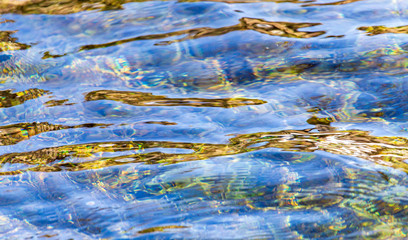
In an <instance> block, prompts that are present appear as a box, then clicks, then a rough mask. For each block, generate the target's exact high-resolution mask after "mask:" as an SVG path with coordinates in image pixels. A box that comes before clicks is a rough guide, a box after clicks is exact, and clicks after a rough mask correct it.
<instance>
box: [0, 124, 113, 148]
mask: <svg viewBox="0 0 408 240" xmlns="http://www.w3.org/2000/svg"><path fill="white" fill-rule="evenodd" d="M102 126H108V125H107V124H92V123H89V124H80V125H76V126H64V125H58V124H50V123H47V122H33V123H17V124H11V125H6V126H1V127H0V145H12V144H16V143H18V142H21V141H24V140H27V139H29V138H31V137H32V136H35V135H38V134H41V133H44V132H50V131H58V130H63V129H72V128H91V127H102Z"/></svg>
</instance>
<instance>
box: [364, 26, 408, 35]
mask: <svg viewBox="0 0 408 240" xmlns="http://www.w3.org/2000/svg"><path fill="white" fill-rule="evenodd" d="M358 30H362V31H365V32H367V33H368V35H369V36H374V35H379V34H385V33H404V34H407V33H408V25H406V26H399V27H386V26H368V27H359V28H358Z"/></svg>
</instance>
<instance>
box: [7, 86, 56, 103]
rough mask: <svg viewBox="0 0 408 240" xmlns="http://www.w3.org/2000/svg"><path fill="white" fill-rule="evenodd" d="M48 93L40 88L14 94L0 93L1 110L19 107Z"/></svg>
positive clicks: (11, 92) (10, 91)
mask: <svg viewBox="0 0 408 240" xmlns="http://www.w3.org/2000/svg"><path fill="white" fill-rule="evenodd" d="M47 93H48V91H46V90H42V89H38V88H31V89H27V90H25V91H21V92H13V91H12V90H4V91H0V108H8V107H13V106H17V105H20V104H23V103H24V102H26V101H28V100H31V99H35V98H39V97H41V96H43V95H45V94H47Z"/></svg>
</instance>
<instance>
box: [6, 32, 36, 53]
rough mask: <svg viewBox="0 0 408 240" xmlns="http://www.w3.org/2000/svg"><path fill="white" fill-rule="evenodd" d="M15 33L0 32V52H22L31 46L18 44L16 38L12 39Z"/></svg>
mask: <svg viewBox="0 0 408 240" xmlns="http://www.w3.org/2000/svg"><path fill="white" fill-rule="evenodd" d="M16 32H17V31H0V52H4V51H14V50H24V49H27V48H30V47H31V46H30V45H28V44H24V43H19V42H18V38H16V37H12V35H13V34H14V33H16Z"/></svg>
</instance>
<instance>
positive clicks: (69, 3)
mask: <svg viewBox="0 0 408 240" xmlns="http://www.w3.org/2000/svg"><path fill="white" fill-rule="evenodd" d="M146 1H149V0H86V1H85V0H2V1H0V14H5V13H18V14H72V13H77V12H82V11H88V10H118V9H122V8H123V4H125V3H130V2H146ZM202 1H203V0H179V2H202ZM210 1H212V2H225V3H254V2H275V3H300V4H302V3H305V4H304V5H302V6H304V7H307V6H325V5H343V4H348V3H353V2H357V1H361V0H341V1H335V2H331V3H315V2H316V0H210Z"/></svg>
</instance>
